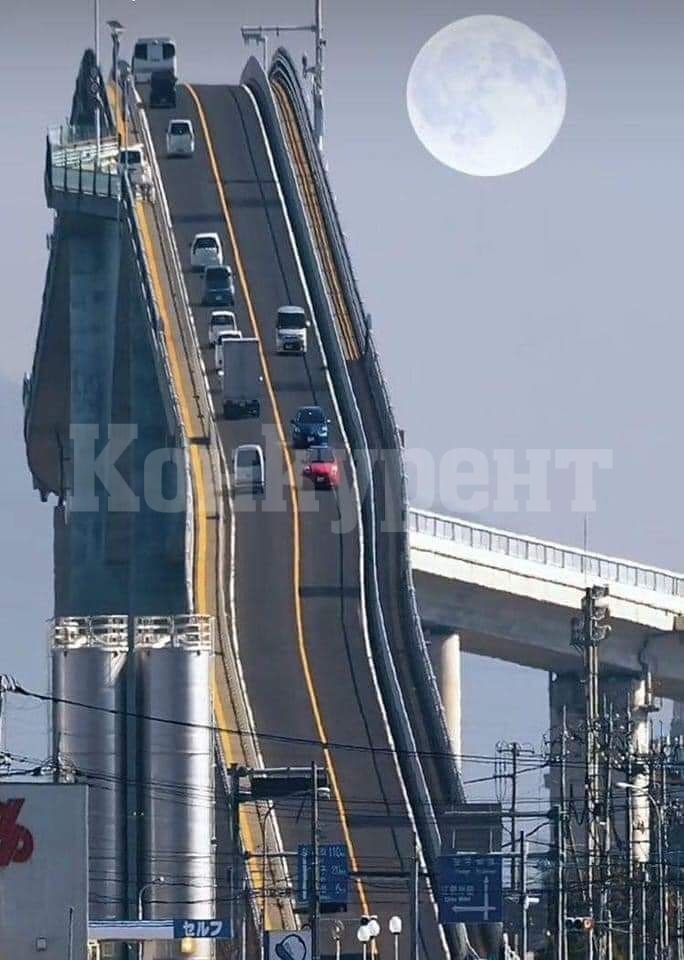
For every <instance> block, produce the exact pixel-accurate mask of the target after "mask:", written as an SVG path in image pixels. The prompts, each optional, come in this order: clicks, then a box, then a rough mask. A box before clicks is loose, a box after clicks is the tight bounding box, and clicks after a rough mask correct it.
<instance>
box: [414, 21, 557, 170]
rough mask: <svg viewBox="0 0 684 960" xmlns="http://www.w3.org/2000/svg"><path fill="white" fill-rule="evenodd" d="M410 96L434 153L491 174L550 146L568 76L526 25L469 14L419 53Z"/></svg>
mask: <svg viewBox="0 0 684 960" xmlns="http://www.w3.org/2000/svg"><path fill="white" fill-rule="evenodd" d="M406 102H407V108H408V113H409V118H410V120H411V123H412V125H413V128H414V130H415V132H416V134H417V136H418V137H419V139H420V140H421V141H422V143H423V145H424V146H425V147H426V149H427V150H429V151H430V153H431V154H432V155H433V156H434V157H436V158H437V159H438V160H440V161H441V162H442V163H445V164H446V165H447V166H449V167H452V168H453V169H454V170H459V171H461V172H462V173H467V174H471V175H473V176H480V177H493V176H499V175H501V174H505V173H514V172H515V171H516V170H521V169H523V168H524V167H527V166H529V165H530V164H531V163H534V161H535V160H537V159H538V158H539V157H540V156H541V155H542V154H543V153H544V151H545V150H547V149H548V147H549V146H550V145H551V143H552V142H553V140H554V139H555V137H556V134H557V133H558V131H559V130H560V128H561V125H562V123H563V118H564V116H565V102H566V86H565V77H564V75H563V69H562V67H561V65H560V63H559V61H558V58H557V57H556V54H555V53H554V51H553V50H552V48H551V47H550V46H549V44H548V43H547V42H546V41H545V40H544V39H543V38H542V37H540V36H539V34H537V33H535V32H534V30H531V29H530V27H528V26H526V25H525V24H524V23H520V22H519V21H517V20H511V19H509V18H508V17H498V16H476V17H466V18H464V19H462V20H457V21H455V22H454V23H451V24H449V25H448V26H446V27H444V28H443V29H442V30H440V31H438V32H437V33H436V34H435V35H434V36H433V37H431V38H430V39H429V40H428V41H427V43H426V44H425V45H424V46H423V47H422V49H421V50H420V51H419V53H418V55H417V56H416V58H415V60H414V62H413V66H412V67H411V71H410V74H409V78H408V83H407V87H406Z"/></svg>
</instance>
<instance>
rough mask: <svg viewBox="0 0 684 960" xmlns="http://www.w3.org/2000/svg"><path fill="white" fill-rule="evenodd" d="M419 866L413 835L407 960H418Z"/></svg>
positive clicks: (416, 846) (415, 839) (416, 839)
mask: <svg viewBox="0 0 684 960" xmlns="http://www.w3.org/2000/svg"><path fill="white" fill-rule="evenodd" d="M419 867H420V865H419V862H418V838H417V837H416V835H415V833H414V835H413V858H412V860H411V909H410V923H409V927H410V932H411V944H410V948H409V960H418V958H419V937H418V898H419V888H418V884H419V882H420V869H419Z"/></svg>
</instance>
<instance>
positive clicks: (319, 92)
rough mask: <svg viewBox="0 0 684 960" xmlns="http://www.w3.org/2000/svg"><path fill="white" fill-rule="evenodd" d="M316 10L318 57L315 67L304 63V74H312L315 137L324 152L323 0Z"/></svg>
mask: <svg viewBox="0 0 684 960" xmlns="http://www.w3.org/2000/svg"><path fill="white" fill-rule="evenodd" d="M315 2H316V12H315V17H316V19H315V23H314V33H315V37H316V59H315V61H314V65H313V67H309V66H307V64H306V62H305V63H304V76H305V77H306V76H311V81H312V87H313V94H312V95H313V115H314V139H315V141H316V146H317V147H318V149H319V151H320V152H321V153H322V152H323V133H324V127H325V108H324V104H323V48H324V47H325V40H324V39H323V0H315Z"/></svg>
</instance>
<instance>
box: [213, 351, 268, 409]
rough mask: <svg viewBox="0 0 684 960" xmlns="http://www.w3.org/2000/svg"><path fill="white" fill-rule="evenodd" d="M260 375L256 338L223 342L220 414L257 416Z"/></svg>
mask: <svg viewBox="0 0 684 960" xmlns="http://www.w3.org/2000/svg"><path fill="white" fill-rule="evenodd" d="M263 382H264V378H263V375H262V372H261V358H260V357H259V341H258V340H256V339H255V338H254V337H249V338H247V337H243V338H241V339H233V338H230V339H225V340H224V341H223V416H224V417H225V418H226V420H233V419H237V418H239V417H258V416H259V415H260V413H261V394H262V390H263Z"/></svg>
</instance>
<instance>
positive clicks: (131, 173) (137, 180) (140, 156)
mask: <svg viewBox="0 0 684 960" xmlns="http://www.w3.org/2000/svg"><path fill="white" fill-rule="evenodd" d="M119 171H120V172H121V173H125V174H126V175H127V176H128V180H129V182H130V184H131V186H132V187H133V188H134V189H135V190H139V191H140V192H141V193H143V194H146V193H149V192H150V190H151V189H152V171H151V170H150V165H149V163H148V162H147V160H146V159H145V151H144V150H143V147H142V144H135V145H134V146H132V147H126V148H125V149H122V150H119Z"/></svg>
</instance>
